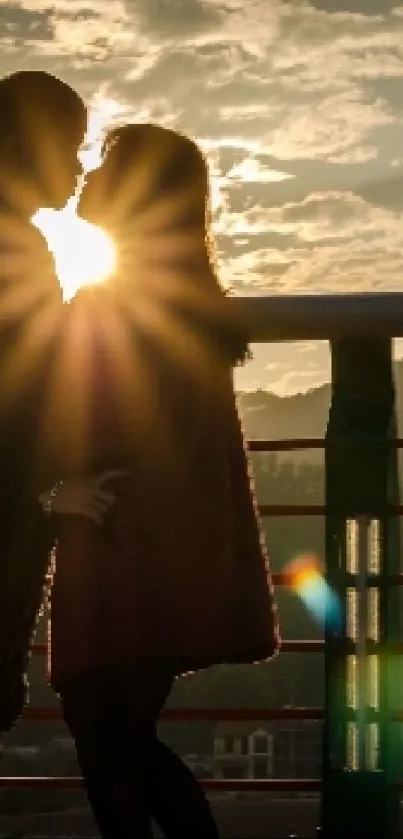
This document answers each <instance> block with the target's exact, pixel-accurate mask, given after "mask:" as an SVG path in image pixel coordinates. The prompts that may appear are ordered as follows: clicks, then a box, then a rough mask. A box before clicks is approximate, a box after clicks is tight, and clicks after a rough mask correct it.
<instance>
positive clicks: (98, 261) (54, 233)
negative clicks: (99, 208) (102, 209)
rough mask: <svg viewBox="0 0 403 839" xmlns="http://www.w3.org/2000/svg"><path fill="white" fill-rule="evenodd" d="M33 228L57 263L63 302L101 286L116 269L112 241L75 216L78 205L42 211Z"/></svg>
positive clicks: (98, 228) (73, 204)
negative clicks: (43, 239)
mask: <svg viewBox="0 0 403 839" xmlns="http://www.w3.org/2000/svg"><path fill="white" fill-rule="evenodd" d="M32 224H34V225H35V227H37V228H38V230H40V232H41V233H42V235H43V236H44V237H45V239H46V241H47V243H48V246H49V250H50V251H51V252H52V254H53V256H54V259H55V267H56V273H57V277H58V280H59V283H60V285H61V288H62V293H63V300H64V301H65V302H69V301H70V300H72V298H73V297H74V296H75V294H76V293H77V291H78V290H79V289H80V288H81V287H82V286H88V285H96V284H98V283H102V282H104V281H105V280H107V279H108V277H110V275H111V274H113V272H114V270H115V268H116V249H115V246H114V243H113V241H112V240H111V238H110V237H109V236H108V235H107V234H106V233H105V231H104V230H102V229H101V228H100V227H97V226H96V225H94V224H90V222H88V221H85V220H84V219H82V218H80V216H78V215H77V213H76V207H75V202H74V203H73V202H69V203H68V204H67V206H66V207H65V208H64V209H63V210H52V209H41V210H38V212H37V213H36V214H35V216H34V217H33V219H32Z"/></svg>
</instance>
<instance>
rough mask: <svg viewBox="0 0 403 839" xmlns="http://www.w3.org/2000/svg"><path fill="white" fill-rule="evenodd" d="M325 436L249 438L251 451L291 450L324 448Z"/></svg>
mask: <svg viewBox="0 0 403 839" xmlns="http://www.w3.org/2000/svg"><path fill="white" fill-rule="evenodd" d="M324 448H325V441H324V439H323V437H309V438H308V437H305V438H303V437H295V438H289V439H284V440H257V439H255V440H254V439H252V440H248V449H249V451H251V452H290V451H294V450H295V451H298V450H300V451H303V450H305V449H324Z"/></svg>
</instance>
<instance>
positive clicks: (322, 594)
mask: <svg viewBox="0 0 403 839" xmlns="http://www.w3.org/2000/svg"><path fill="white" fill-rule="evenodd" d="M284 573H285V575H286V578H287V581H288V585H289V587H290V589H291V590H292V591H293V592H294V594H297V595H298V597H300V598H301V600H302V602H303V603H304V605H305V607H306V608H307V610H308V612H309V613H310V614H311V615H312V617H313V618H314V619H315V620H316V621H317V623H319V624H320V625H321V626H325V627H326V629H328V630H330V631H332V632H339V631H340V630H341V627H342V607H341V603H340V600H339V598H338V596H337V595H336V593H335V592H334V591H332V589H331V588H330V586H329V584H328V583H327V581H326V579H325V577H324V575H323V566H322V563H321V561H320V559H319V558H318V557H317V556H316V555H315V554H302V555H301V556H298V557H296V559H294V560H292V562H290V563H289V564H288V565H287V566H286V567H285V569H284Z"/></svg>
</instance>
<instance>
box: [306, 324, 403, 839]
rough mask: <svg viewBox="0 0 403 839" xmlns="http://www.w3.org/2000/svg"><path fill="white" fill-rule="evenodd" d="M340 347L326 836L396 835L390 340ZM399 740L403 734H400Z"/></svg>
mask: <svg viewBox="0 0 403 839" xmlns="http://www.w3.org/2000/svg"><path fill="white" fill-rule="evenodd" d="M331 350H332V403H331V408H330V415H329V422H328V427H327V434H326V446H325V459H326V504H327V516H326V569H327V580H328V582H329V584H330V586H331V587H332V589H333V590H334V591H335V592H336V593H337V594H338V596H339V598H340V604H341V608H342V623H341V627H340V626H339V627H337V628H335V627H334V626H332V625H330V624H329V625H328V626H327V627H326V655H325V703H326V704H325V716H326V720H325V726H324V751H323V799H322V828H323V834H324V836H325V837H326V839H341V838H342V837H343V839H396V837H397V836H398V835H399V794H398V792H397V790H396V789H395V786H394V782H395V781H396V778H397V769H398V767H397V766H396V763H397V761H396V752H397V749H396V743H397V742H398V739H396V732H393V729H392V727H391V726H390V724H389V719H390V715H391V711H392V710H393V709H394V708H395V706H396V703H397V702H398V699H397V693H398V688H397V681H396V679H395V678H394V675H393V660H392V658H391V657H390V656H389V655H388V654H387V647H388V645H389V644H391V643H393V642H394V641H396V640H398V639H399V610H398V604H397V603H396V599H397V595H396V592H395V591H393V590H392V589H391V588H390V587H389V586H388V577H389V575H391V574H394V573H397V572H398V571H399V570H400V565H399V535H398V534H399V530H398V521H397V518H396V516H395V515H393V514H391V511H390V509H389V507H390V506H391V505H396V504H397V503H398V482H397V453H396V449H395V447H393V445H391V442H392V441H393V440H394V439H395V438H396V419H395V394H394V384H393V375H392V358H391V341H390V340H389V339H388V338H376V339H373V340H364V339H356V338H343V339H340V340H339V341H337V342H334V343H333V344H332V347H331ZM399 745H400V744H399Z"/></svg>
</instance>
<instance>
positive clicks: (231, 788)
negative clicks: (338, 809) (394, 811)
mask: <svg viewBox="0 0 403 839" xmlns="http://www.w3.org/2000/svg"><path fill="white" fill-rule="evenodd" d="M200 784H201V786H202V787H203V789H205V790H222V792H320V790H321V789H322V784H323V782H322V779H320V778H253V779H250V778H222V779H221V778H203V779H201V780H200ZM82 786H83V780H82V778H81V777H80V776H79V775H65V776H43V775H31V776H27V775H18V776H15V775H3V776H0V789H34V790H43V789H49V790H50V789H58V790H61V789H62V790H76V789H81V788H82ZM392 786H393V787H394V788H395V789H399V790H403V780H398V781H396V782H395V783H393V784H392Z"/></svg>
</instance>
